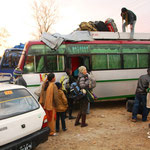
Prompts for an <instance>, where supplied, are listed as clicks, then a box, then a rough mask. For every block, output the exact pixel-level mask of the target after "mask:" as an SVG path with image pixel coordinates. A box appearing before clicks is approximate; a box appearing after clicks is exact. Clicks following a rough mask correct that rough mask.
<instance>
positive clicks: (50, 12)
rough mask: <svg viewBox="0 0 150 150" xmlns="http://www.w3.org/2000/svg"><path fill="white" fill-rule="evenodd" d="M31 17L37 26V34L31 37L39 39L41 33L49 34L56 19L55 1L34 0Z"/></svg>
mask: <svg viewBox="0 0 150 150" xmlns="http://www.w3.org/2000/svg"><path fill="white" fill-rule="evenodd" d="M32 9H33V17H34V19H35V21H36V24H37V33H33V36H34V37H36V38H38V39H39V38H40V36H41V34H42V33H43V32H50V31H51V27H52V25H53V24H55V23H56V19H57V10H58V9H57V5H56V1H55V0H39V1H37V0H34V3H33V6H32Z"/></svg>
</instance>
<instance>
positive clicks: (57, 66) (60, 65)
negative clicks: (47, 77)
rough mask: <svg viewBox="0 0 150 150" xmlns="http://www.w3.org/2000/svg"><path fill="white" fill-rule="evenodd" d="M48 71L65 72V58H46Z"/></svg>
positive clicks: (56, 56) (55, 56)
mask: <svg viewBox="0 0 150 150" xmlns="http://www.w3.org/2000/svg"><path fill="white" fill-rule="evenodd" d="M45 60H46V71H47V72H50V71H64V56H59V55H53V56H52V55H49V56H46V59H45Z"/></svg>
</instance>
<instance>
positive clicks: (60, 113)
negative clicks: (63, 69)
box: [55, 82, 68, 132]
mask: <svg viewBox="0 0 150 150" xmlns="http://www.w3.org/2000/svg"><path fill="white" fill-rule="evenodd" d="M55 84H56V86H57V88H58V101H57V107H56V112H57V114H56V132H59V130H60V127H59V126H60V125H59V120H60V119H61V125H62V130H63V131H66V130H67V128H66V123H65V112H66V110H67V107H68V102H67V98H66V96H65V94H64V92H63V90H62V84H61V83H60V82H56V83H55Z"/></svg>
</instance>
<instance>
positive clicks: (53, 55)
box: [18, 32, 150, 100]
mask: <svg viewBox="0 0 150 150" xmlns="http://www.w3.org/2000/svg"><path fill="white" fill-rule="evenodd" d="M90 34H91V35H92V36H93V38H94V39H95V40H93V41H83V42H63V43H62V45H61V46H60V47H59V48H58V49H57V50H53V49H51V48H50V47H48V46H47V45H46V44H45V43H43V42H42V41H29V42H28V43H26V45H25V48H24V50H23V53H22V56H21V59H20V61H19V65H18V67H19V68H20V69H22V70H23V77H24V79H25V80H26V82H27V84H28V87H29V88H30V89H31V91H32V92H33V91H34V89H35V88H36V87H37V86H39V85H40V84H41V83H42V81H43V80H44V77H45V74H47V73H49V72H54V73H55V75H56V80H57V81H59V80H60V78H61V76H63V75H64V74H65V69H66V68H72V71H73V73H74V76H76V75H77V74H76V69H77V68H78V67H79V66H81V65H84V66H86V67H87V70H88V71H89V72H90V73H92V74H93V75H94V77H95V79H96V82H97V86H96V88H95V89H94V93H95V94H96V96H97V97H98V100H115V99H127V98H131V97H134V94H135V90H136V86H137V81H138V78H139V77H140V76H141V75H143V74H146V73H147V71H146V70H147V68H148V67H150V34H146V33H145V34H144V33H143V34H142V33H135V35H134V40H129V35H130V34H129V33H113V32H91V33H90Z"/></svg>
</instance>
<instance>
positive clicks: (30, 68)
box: [23, 56, 34, 73]
mask: <svg viewBox="0 0 150 150" xmlns="http://www.w3.org/2000/svg"><path fill="white" fill-rule="evenodd" d="M23 72H24V73H30V72H34V56H27V58H26V62H25V66H24V70H23Z"/></svg>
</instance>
